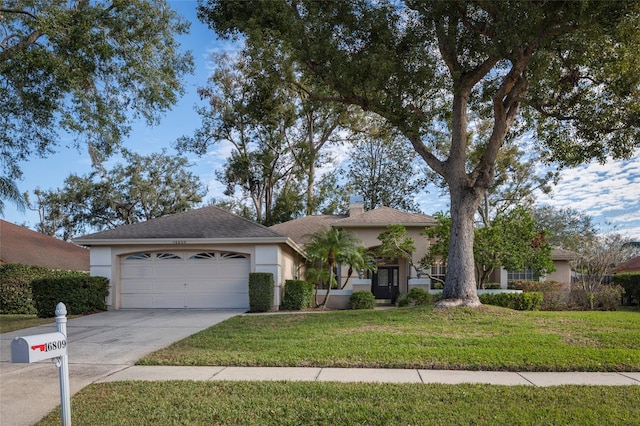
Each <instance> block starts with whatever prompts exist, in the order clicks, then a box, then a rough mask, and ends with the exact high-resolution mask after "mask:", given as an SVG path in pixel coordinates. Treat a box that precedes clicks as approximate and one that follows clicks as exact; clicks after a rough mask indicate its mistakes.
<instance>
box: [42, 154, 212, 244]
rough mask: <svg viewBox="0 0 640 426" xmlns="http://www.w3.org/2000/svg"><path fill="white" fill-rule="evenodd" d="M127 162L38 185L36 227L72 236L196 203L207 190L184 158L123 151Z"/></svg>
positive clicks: (48, 231) (173, 211)
mask: <svg viewBox="0 0 640 426" xmlns="http://www.w3.org/2000/svg"><path fill="white" fill-rule="evenodd" d="M123 157H124V159H125V160H126V162H127V163H126V164H124V165H123V164H120V163H118V164H116V165H115V166H114V167H113V168H112V169H111V170H108V171H107V170H105V169H103V168H100V169H99V170H95V171H94V172H92V173H90V174H88V175H86V176H78V175H75V174H72V175H70V176H69V177H67V178H66V179H65V185H64V187H63V188H62V189H57V190H49V191H41V190H39V189H38V190H36V191H34V194H35V196H36V200H35V202H34V204H35V205H34V206H33V207H31V209H32V210H37V211H38V213H39V214H40V223H39V224H38V231H40V232H42V233H44V234H46V235H50V236H57V237H60V238H61V239H63V240H68V239H69V238H71V237H73V236H77V235H79V234H81V233H83V232H86V230H88V229H89V230H104V229H110V228H114V227H116V226H120V225H126V224H131V223H136V222H142V221H145V220H149V219H153V218H156V217H160V216H165V215H168V214H173V213H179V212H183V211H186V210H189V209H191V208H193V207H194V206H195V205H197V204H198V203H200V201H202V197H203V196H204V194H205V193H206V191H205V190H203V188H202V184H201V182H200V178H199V177H198V176H196V175H195V174H193V173H192V172H189V171H187V168H188V167H189V162H188V160H187V158H185V157H177V156H173V155H169V154H167V153H166V151H164V150H163V151H162V153H159V154H158V153H157V154H151V155H149V156H142V155H140V154H136V153H133V152H129V151H126V150H125V151H123Z"/></svg>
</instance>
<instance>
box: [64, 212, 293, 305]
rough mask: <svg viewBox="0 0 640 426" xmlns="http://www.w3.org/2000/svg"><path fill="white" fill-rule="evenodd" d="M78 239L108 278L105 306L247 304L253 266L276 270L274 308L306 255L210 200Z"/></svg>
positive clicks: (94, 269)
mask: <svg viewBox="0 0 640 426" xmlns="http://www.w3.org/2000/svg"><path fill="white" fill-rule="evenodd" d="M75 242H76V243H78V244H81V245H84V246H88V247H90V249H91V275H101V276H105V277H107V278H109V280H110V288H109V298H108V301H107V306H108V307H109V309H121V308H196V309H197V308H233V309H247V308H248V307H249V289H248V277H249V273H250V272H271V273H273V276H274V281H275V286H276V289H277V291H276V292H275V293H276V294H275V298H274V299H275V300H274V305H275V306H278V305H279V304H280V293H281V292H280V291H279V290H280V288H281V286H282V285H283V284H284V281H285V280H286V279H290V278H293V277H295V276H297V275H296V274H297V273H298V270H299V268H300V266H301V265H302V259H303V258H302V254H301V253H302V250H301V248H300V247H299V245H297V244H296V243H295V242H294V241H293V240H291V239H290V238H288V237H287V236H285V235H282V234H280V233H278V232H276V231H273V230H271V229H269V228H267V227H264V226H262V225H259V224H257V223H254V222H251V221H249V220H246V219H243V218H241V217H239V216H236V215H233V214H231V213H228V212H226V211H224V210H222V209H220V208H218V207H214V206H210V207H203V208H200V209H197V210H191V211H187V212H183V213H177V214H173V215H168V216H163V217H160V218H156V219H151V220H148V221H146V222H140V223H134V224H131V225H124V226H120V227H117V228H114V229H111V230H108V231H103V232H98V233H95V234H91V235H85V236H83V237H80V238H77V239H75Z"/></svg>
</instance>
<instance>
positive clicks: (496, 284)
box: [482, 283, 502, 290]
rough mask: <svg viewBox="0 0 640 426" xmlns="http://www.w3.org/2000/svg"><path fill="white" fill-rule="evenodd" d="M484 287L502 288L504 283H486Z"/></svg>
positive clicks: (485, 288)
mask: <svg viewBox="0 0 640 426" xmlns="http://www.w3.org/2000/svg"><path fill="white" fill-rule="evenodd" d="M482 288H483V289H484V290H500V289H501V288H502V285H500V283H484V286H483V287H482Z"/></svg>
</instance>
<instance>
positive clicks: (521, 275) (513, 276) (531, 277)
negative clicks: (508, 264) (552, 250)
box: [507, 268, 540, 282]
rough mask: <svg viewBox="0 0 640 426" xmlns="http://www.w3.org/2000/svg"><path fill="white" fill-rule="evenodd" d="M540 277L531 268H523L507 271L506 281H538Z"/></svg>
mask: <svg viewBox="0 0 640 426" xmlns="http://www.w3.org/2000/svg"><path fill="white" fill-rule="evenodd" d="M539 279H540V277H539V276H538V274H536V273H535V272H534V271H533V270H531V269H529V268H525V269H524V271H507V281H508V282H511V281H538V280H539Z"/></svg>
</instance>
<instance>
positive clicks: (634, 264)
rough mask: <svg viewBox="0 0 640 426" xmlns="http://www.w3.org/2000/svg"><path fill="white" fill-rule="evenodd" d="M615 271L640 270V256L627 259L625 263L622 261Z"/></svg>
mask: <svg viewBox="0 0 640 426" xmlns="http://www.w3.org/2000/svg"><path fill="white" fill-rule="evenodd" d="M614 271H615V272H622V271H628V272H631V271H639V272H640V256H636V257H634V258H632V259H630V260H627V261H626V262H624V263H621V264H620V265H618V267H617V268H615V269H614Z"/></svg>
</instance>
